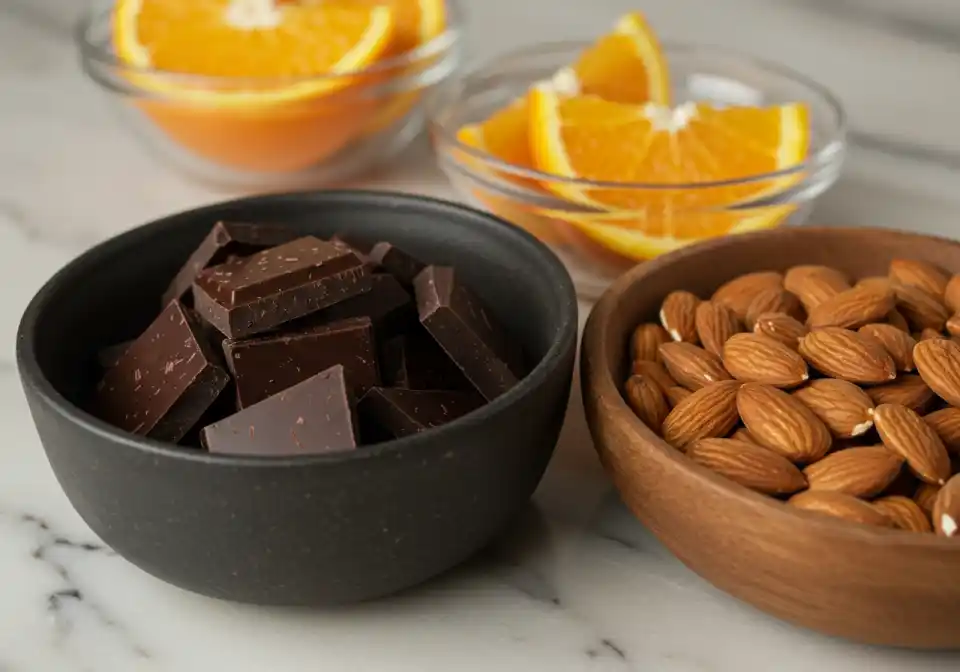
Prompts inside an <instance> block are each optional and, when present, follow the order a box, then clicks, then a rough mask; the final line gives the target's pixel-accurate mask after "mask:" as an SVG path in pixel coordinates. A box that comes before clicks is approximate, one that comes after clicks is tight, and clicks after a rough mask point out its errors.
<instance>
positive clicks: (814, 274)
mask: <svg viewBox="0 0 960 672" xmlns="http://www.w3.org/2000/svg"><path fill="white" fill-rule="evenodd" d="M783 287H784V289H786V290H787V291H788V292H790V293H791V294H793V295H795V296H796V297H797V298H799V299H800V303H802V304H803V306H804V307H805V308H806V309H807V310H808V311H810V310H812V309H813V308H815V307H816V306H818V305H819V304H821V303H823V302H824V301H826V300H827V299H829V298H830V297H832V296H835V295H837V294H839V293H840V292H843V291H846V290H848V289H850V283H849V281H848V280H847V277H846V276H845V275H844V274H843V273H841V272H840V271H838V270H836V269H835V268H830V267H829V266H794V267H793V268H791V269H790V270H789V271H787V272H786V274H785V275H784V277H783Z"/></svg>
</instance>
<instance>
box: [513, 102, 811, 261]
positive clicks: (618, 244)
mask: <svg viewBox="0 0 960 672" xmlns="http://www.w3.org/2000/svg"><path fill="white" fill-rule="evenodd" d="M529 123H530V134H531V151H532V154H533V158H534V162H535V164H536V166H537V168H538V169H539V170H541V171H543V172H547V173H551V174H554V175H557V176H560V177H564V178H571V179H586V180H592V181H597V182H611V183H624V184H627V183H643V184H650V185H657V187H658V188H650V189H640V188H635V189H630V188H623V189H618V188H616V187H612V188H605V189H586V188H582V187H580V186H579V185H575V184H571V183H569V182H563V181H552V182H549V183H548V185H547V186H548V187H549V188H550V190H551V191H553V192H554V193H556V194H557V195H559V196H561V197H563V198H564V199H567V200H570V201H573V202H575V203H579V204H583V205H587V206H591V207H594V208H597V209H600V210H604V211H606V212H607V214H605V215H600V216H597V217H593V216H590V217H576V218H571V220H570V222H571V223H572V224H574V225H576V226H577V228H578V229H580V231H582V232H583V233H584V234H586V235H587V236H589V237H590V238H591V239H593V240H595V241H597V242H599V243H601V244H603V245H604V246H606V247H608V248H609V249H612V250H614V251H616V252H618V253H620V254H623V255H625V256H629V257H631V258H635V259H644V258H648V257H650V256H655V255H656V254H660V253H662V252H664V251H668V250H671V249H675V248H676V247H679V246H682V245H685V244H689V243H690V242H694V241H697V240H701V239H704V238H709V237H714V236H719V235H723V234H728V233H737V232H740V231H745V230H755V229H760V228H767V227H771V226H775V225H776V224H778V223H779V222H780V221H782V219H783V217H784V216H785V215H786V214H788V213H789V212H790V207H789V206H768V207H765V208H759V209H755V210H745V211H730V210H725V209H726V208H728V207H730V206H733V205H735V204H738V203H745V202H750V201H752V200H754V199H757V198H759V197H762V196H764V195H765V194H770V193H774V192H775V191H777V190H780V189H783V188H784V187H785V186H788V185H789V184H790V183H791V181H792V180H793V179H794V178H793V177H777V178H770V179H765V180H760V181H758V182H751V183H739V184H733V185H716V186H711V185H710V184H709V183H716V182H723V181H730V180H742V179H744V178H752V177H755V176H762V175H765V174H767V173H770V172H774V171H780V170H784V169H786V168H790V167H792V166H795V165H797V164H799V163H801V162H802V161H803V160H804V158H805V157H806V154H807V148H808V143H809V122H808V111H807V108H806V107H805V106H804V105H801V104H790V105H780V106H774V107H758V108H713V107H710V106H709V105H706V104H694V103H686V104H684V105H680V106H678V107H676V108H670V107H665V106H662V105H657V104H653V103H648V104H644V105H625V104H621V103H615V102H611V101H607V100H604V99H602V98H600V97H598V96H578V97H563V96H560V95H558V94H557V93H556V92H555V91H554V90H552V88H551V87H548V86H541V87H537V88H536V89H535V90H534V91H533V92H532V93H531V96H530V116H529Z"/></svg>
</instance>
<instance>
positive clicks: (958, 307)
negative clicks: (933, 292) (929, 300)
mask: <svg viewBox="0 0 960 672" xmlns="http://www.w3.org/2000/svg"><path fill="white" fill-rule="evenodd" d="M943 302H944V303H945V304H946V305H947V308H949V309H950V312H953V313H960V275H954V276H953V277H952V278H950V280H949V281H948V282H947V288H946V289H945V290H944V292H943Z"/></svg>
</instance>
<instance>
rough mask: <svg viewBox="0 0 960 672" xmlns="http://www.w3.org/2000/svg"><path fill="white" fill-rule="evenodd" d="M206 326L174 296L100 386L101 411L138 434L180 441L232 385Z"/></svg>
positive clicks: (107, 418)
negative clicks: (221, 365)
mask: <svg viewBox="0 0 960 672" xmlns="http://www.w3.org/2000/svg"><path fill="white" fill-rule="evenodd" d="M218 361H219V356H218V353H216V352H215V351H214V350H213V349H212V348H210V346H209V344H208V343H207V341H206V339H205V338H204V335H203V332H202V328H201V326H200V325H199V324H198V323H197V322H195V321H194V318H193V316H192V315H191V314H190V312H189V310H188V309H186V308H184V306H183V305H182V304H181V303H180V302H179V301H173V302H171V303H170V304H169V305H168V306H167V307H166V308H165V309H164V310H163V312H162V313H160V316H159V317H157V319H156V320H154V321H153V324H151V325H150V326H149V327H147V330H146V331H144V332H143V334H142V335H141V336H140V337H139V338H137V339H136V340H135V341H134V342H133V343H132V344H130V347H128V348H127V350H126V352H124V353H123V355H121V357H120V359H119V360H118V361H117V363H116V365H115V366H113V367H112V368H111V369H109V370H108V371H107V372H106V374H105V375H104V377H103V379H102V380H101V381H100V384H99V385H98V386H97V393H96V399H95V408H96V413H97V414H98V415H99V416H100V417H101V418H103V419H104V420H105V421H107V422H109V423H110V424H112V425H114V426H116V427H119V428H120V429H124V430H126V431H128V432H132V433H134V434H141V435H144V436H149V437H150V438H153V439H157V440H159V441H171V442H174V443H176V442H177V441H179V440H180V439H181V438H183V437H184V435H186V433H187V432H188V431H189V430H190V428H191V427H193V426H194V425H195V424H197V421H198V420H200V418H201V416H203V414H204V412H205V411H206V410H207V409H208V408H210V406H211V405H212V404H213V402H214V401H216V399H217V397H218V396H219V395H220V393H221V392H222V391H223V389H224V388H225V387H226V386H227V383H229V381H230V377H229V375H228V374H227V372H226V371H225V370H224V369H223V368H221V367H220V366H218V364H217V363H216V362H218Z"/></svg>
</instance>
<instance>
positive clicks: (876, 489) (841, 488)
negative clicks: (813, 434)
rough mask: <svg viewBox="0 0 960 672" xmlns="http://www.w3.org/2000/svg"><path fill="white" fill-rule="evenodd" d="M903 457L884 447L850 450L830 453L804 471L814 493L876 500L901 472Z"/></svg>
mask: <svg viewBox="0 0 960 672" xmlns="http://www.w3.org/2000/svg"><path fill="white" fill-rule="evenodd" d="M902 466H903V458H902V457H900V456H899V455H897V454H896V453H893V452H891V451H889V450H887V449H886V448H884V447H883V446H865V447H862V448H847V449H845V450H838V451H836V452H834V453H830V454H829V455H827V456H826V457H824V458H823V459H822V460H820V461H819V462H815V463H813V464H811V465H810V466H808V467H807V468H806V469H804V470H803V475H804V476H806V477H807V483H809V485H810V489H811V490H831V491H833V492H842V493H844V494H847V495H853V496H854V497H873V496H874V495H877V494H879V493H881V492H883V491H884V489H885V488H886V487H887V486H888V485H890V484H891V483H892V482H893V480H894V479H895V478H896V477H897V475H898V474H899V473H900V468H901V467H902Z"/></svg>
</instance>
